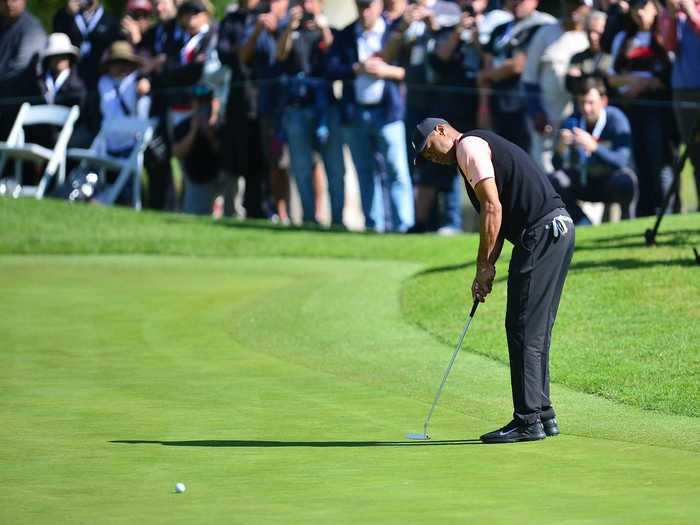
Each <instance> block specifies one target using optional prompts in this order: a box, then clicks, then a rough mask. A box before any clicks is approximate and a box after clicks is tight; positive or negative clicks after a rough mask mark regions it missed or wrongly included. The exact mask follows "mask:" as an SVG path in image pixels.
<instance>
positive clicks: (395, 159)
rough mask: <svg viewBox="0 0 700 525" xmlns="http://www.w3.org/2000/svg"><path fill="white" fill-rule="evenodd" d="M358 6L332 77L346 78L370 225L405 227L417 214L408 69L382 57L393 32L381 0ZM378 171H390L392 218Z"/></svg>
mask: <svg viewBox="0 0 700 525" xmlns="http://www.w3.org/2000/svg"><path fill="white" fill-rule="evenodd" d="M356 5H357V9H358V12H359V18H358V19H357V20H356V21H355V22H353V23H351V24H350V25H349V26H347V27H346V28H345V29H343V30H342V31H340V32H339V33H338V34H337V35H336V38H335V40H334V42H333V47H332V48H331V53H330V57H329V62H328V77H329V79H330V80H342V81H343V96H342V100H341V112H342V118H343V122H344V123H345V125H346V126H347V127H346V130H345V131H346V141H347V143H348V145H349V147H350V151H351V153H352V158H353V162H354V164H355V168H356V169H357V175H358V182H359V186H360V199H361V201H362V211H363V213H364V216H365V225H366V227H367V228H368V229H376V230H378V231H384V230H387V229H394V230H397V231H401V232H405V231H407V230H408V229H409V228H410V227H411V226H413V224H414V218H415V216H414V203H413V189H412V187H411V179H410V175H409V171H408V160H407V156H406V130H405V128H404V123H403V120H402V118H403V113H404V101H403V98H402V94H401V82H402V81H403V79H404V76H405V70H404V68H402V67H398V66H395V65H392V64H388V63H386V62H385V61H384V60H383V59H382V58H381V57H380V53H381V51H382V48H383V46H384V45H385V44H386V42H387V40H388V37H389V35H390V32H389V31H387V23H386V21H385V20H384V19H383V18H382V16H381V15H382V2H381V0H357V1H356ZM379 173H382V174H384V175H385V177H386V181H385V182H386V187H387V188H388V189H389V198H388V199H386V200H387V201H388V203H387V204H388V208H389V209H388V210H386V212H387V213H386V215H387V216H388V218H389V221H387V220H386V219H387V217H385V204H384V202H383V201H384V198H383V197H384V191H383V185H382V183H381V182H382V181H379V180H376V179H377V175H378V174H379ZM375 188H377V189H380V188H381V189H380V191H375ZM389 222H390V224H389Z"/></svg>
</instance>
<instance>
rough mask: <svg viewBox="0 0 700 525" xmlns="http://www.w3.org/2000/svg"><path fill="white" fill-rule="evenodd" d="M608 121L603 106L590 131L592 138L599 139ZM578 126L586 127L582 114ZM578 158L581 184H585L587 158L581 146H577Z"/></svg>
mask: <svg viewBox="0 0 700 525" xmlns="http://www.w3.org/2000/svg"><path fill="white" fill-rule="evenodd" d="M607 122H608V113H607V111H605V108H603V111H601V112H600V116H599V117H598V120H597V121H596V123H595V126H593V131H591V135H592V136H593V138H594V139H596V140H599V139H600V135H601V133H603V130H604V129H605V124H606V123H607ZM579 128H581V129H583V130H585V129H586V119H584V118H583V115H581V119H580V120H579ZM578 158H579V163H580V164H579V171H580V173H581V185H582V186H585V185H586V184H588V170H587V169H586V159H587V158H588V155H587V154H586V151H585V150H584V149H583V147H582V146H579V147H578Z"/></svg>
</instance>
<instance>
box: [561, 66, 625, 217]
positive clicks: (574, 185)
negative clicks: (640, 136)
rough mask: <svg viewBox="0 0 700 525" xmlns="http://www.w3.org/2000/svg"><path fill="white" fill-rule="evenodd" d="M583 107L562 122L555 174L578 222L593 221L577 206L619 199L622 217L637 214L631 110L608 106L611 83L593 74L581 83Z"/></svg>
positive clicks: (579, 99)
mask: <svg viewBox="0 0 700 525" xmlns="http://www.w3.org/2000/svg"><path fill="white" fill-rule="evenodd" d="M578 88H579V90H578V92H577V94H576V102H577V106H578V108H579V109H578V111H577V112H575V113H574V114H573V115H571V116H570V117H569V118H567V119H566V120H565V121H564V122H563V123H562V125H561V131H560V132H559V143H558V145H557V147H556V151H555V155H554V158H553V163H554V167H555V169H556V170H557V171H555V172H554V174H553V175H551V176H550V180H551V182H552V185H553V186H554V189H556V190H557V192H558V193H559V195H561V197H562V199H563V201H564V203H565V204H566V209H567V210H568V211H569V213H570V214H571V218H572V219H573V220H574V223H576V225H577V226H583V225H587V224H591V221H590V219H589V218H588V217H587V216H586V215H585V214H584V212H583V210H582V209H581V208H580V206H579V205H578V204H577V202H576V201H577V200H585V201H590V202H605V203H611V202H617V203H619V204H620V206H621V208H622V218H623V219H629V218H634V215H635V210H634V206H635V200H636V196H637V177H636V175H635V173H634V172H633V171H632V169H631V165H632V152H631V143H632V137H631V130H630V123H629V120H627V117H626V116H625V114H624V113H623V112H622V111H621V110H619V109H618V108H615V107H611V106H608V98H607V95H606V88H605V83H604V82H603V80H602V79H600V78H597V77H587V78H585V79H583V80H581V81H580V82H579V83H578Z"/></svg>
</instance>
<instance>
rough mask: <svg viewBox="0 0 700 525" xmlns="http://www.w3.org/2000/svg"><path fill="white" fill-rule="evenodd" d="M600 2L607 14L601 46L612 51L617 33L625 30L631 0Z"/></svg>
mask: <svg viewBox="0 0 700 525" xmlns="http://www.w3.org/2000/svg"><path fill="white" fill-rule="evenodd" d="M599 3H600V7H599V9H600V10H601V11H603V12H604V13H605V14H606V15H607V18H606V20H605V28H604V29H603V34H602V35H600V48H601V49H602V50H603V51H605V52H606V53H610V52H611V50H612V43H613V40H614V38H615V35H617V34H618V33H619V32H620V31H624V30H625V25H626V19H627V16H628V13H629V10H630V2H629V0H602V1H601V0H599Z"/></svg>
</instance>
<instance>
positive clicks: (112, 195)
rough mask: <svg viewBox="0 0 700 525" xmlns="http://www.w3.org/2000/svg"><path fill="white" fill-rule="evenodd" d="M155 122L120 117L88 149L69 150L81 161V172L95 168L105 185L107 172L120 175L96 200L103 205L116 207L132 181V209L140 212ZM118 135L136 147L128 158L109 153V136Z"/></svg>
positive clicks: (112, 120)
mask: <svg viewBox="0 0 700 525" xmlns="http://www.w3.org/2000/svg"><path fill="white" fill-rule="evenodd" d="M155 126H156V121H155V120H154V119H143V118H140V117H117V118H114V119H109V120H108V121H106V122H105V123H104V124H103V125H102V128H101V129H100V132H99V133H98V134H97V136H96V137H95V140H94V141H93V143H92V145H91V146H90V148H89V149H82V148H70V149H68V152H67V154H66V156H67V157H68V158H69V159H71V160H77V161H80V165H79V169H80V168H82V169H87V168H89V169H94V170H95V171H96V172H97V174H98V176H99V177H100V180H101V181H102V182H106V178H107V171H116V172H118V175H117V178H116V180H115V181H114V183H112V184H110V185H109V186H108V187H107V189H106V190H104V191H102V192H101V193H100V194H99V195H97V197H96V200H97V201H99V202H101V203H102V204H114V202H115V201H116V200H117V198H118V197H119V194H120V193H121V192H122V190H123V189H124V187H125V186H126V184H127V183H128V182H129V179H131V184H132V189H133V191H132V197H133V202H132V204H133V207H134V208H135V209H137V210H140V209H141V172H142V171H143V154H144V151H145V150H146V148H147V147H148V144H149V142H150V141H151V138H153V130H154V129H155ZM115 133H118V134H119V135H120V136H122V137H123V136H124V135H130V136H132V137H133V139H134V145H133V147H132V149H131V151H130V152H129V155H128V156H125V157H116V156H114V155H110V154H109V152H108V151H107V137H109V136H110V134H115Z"/></svg>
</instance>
